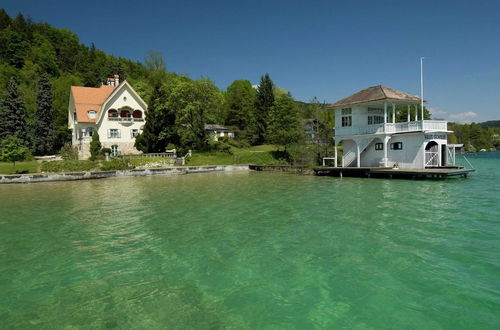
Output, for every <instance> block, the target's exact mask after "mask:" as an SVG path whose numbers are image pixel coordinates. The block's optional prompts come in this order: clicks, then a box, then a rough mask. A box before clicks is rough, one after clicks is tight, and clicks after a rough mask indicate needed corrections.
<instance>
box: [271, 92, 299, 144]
mask: <svg viewBox="0 0 500 330" xmlns="http://www.w3.org/2000/svg"><path fill="white" fill-rule="evenodd" d="M268 119H269V122H268V128H269V129H268V134H267V140H268V142H270V143H273V144H275V145H279V146H284V147H285V150H286V148H287V147H288V146H290V145H291V144H293V143H296V142H297V141H299V139H300V137H301V135H302V128H301V125H300V117H299V109H298V107H297V104H296V103H295V101H294V100H293V98H292V97H291V96H290V95H289V94H281V95H278V96H277V97H276V101H275V102H274V105H273V106H272V107H271V110H270V111H269V116H268Z"/></svg>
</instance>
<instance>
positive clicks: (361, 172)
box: [313, 167, 475, 179]
mask: <svg viewBox="0 0 500 330" xmlns="http://www.w3.org/2000/svg"><path fill="white" fill-rule="evenodd" d="M313 171H314V174H315V175H319V176H337V177H361V178H394V179H446V178H451V177H463V178H466V177H467V176H468V174H469V173H471V172H474V171H475V170H474V169H468V168H464V167H434V168H399V169H395V168H392V167H317V168H314V169H313Z"/></svg>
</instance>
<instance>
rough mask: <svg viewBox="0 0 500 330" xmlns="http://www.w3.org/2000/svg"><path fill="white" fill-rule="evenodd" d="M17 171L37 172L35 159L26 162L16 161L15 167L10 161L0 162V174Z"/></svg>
mask: <svg viewBox="0 0 500 330" xmlns="http://www.w3.org/2000/svg"><path fill="white" fill-rule="evenodd" d="M16 171H17V173H36V172H38V163H37V162H36V161H35V160H32V161H26V162H16V169H15V170H14V167H13V166H12V163H7V162H0V174H15V173H16Z"/></svg>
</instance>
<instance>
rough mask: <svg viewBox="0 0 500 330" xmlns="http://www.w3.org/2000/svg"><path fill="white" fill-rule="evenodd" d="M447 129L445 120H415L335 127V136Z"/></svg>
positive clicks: (440, 130) (444, 130)
mask: <svg viewBox="0 0 500 330" xmlns="http://www.w3.org/2000/svg"><path fill="white" fill-rule="evenodd" d="M447 131H448V123H447V121H445V120H417V121H409V122H404V123H385V124H378V125H367V126H362V127H355V126H351V127H336V128H335V136H349V135H367V134H393V133H407V132H447Z"/></svg>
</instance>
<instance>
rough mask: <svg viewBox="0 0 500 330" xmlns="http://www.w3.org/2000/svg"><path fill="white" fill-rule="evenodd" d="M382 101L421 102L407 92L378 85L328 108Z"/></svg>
mask: <svg viewBox="0 0 500 330" xmlns="http://www.w3.org/2000/svg"><path fill="white" fill-rule="evenodd" d="M380 100H397V101H406V102H415V103H418V102H420V98H419V97H418V96H415V95H411V94H408V93H405V92H401V91H398V90H396V89H394V88H390V87H386V86H382V85H378V86H373V87H368V88H366V89H363V90H361V91H359V92H357V93H355V94H352V95H351V96H348V97H346V98H343V99H342V100H340V101H337V102H336V103H334V104H330V105H329V106H328V108H335V107H341V106H348V105H353V104H359V103H366V102H373V101H380Z"/></svg>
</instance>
